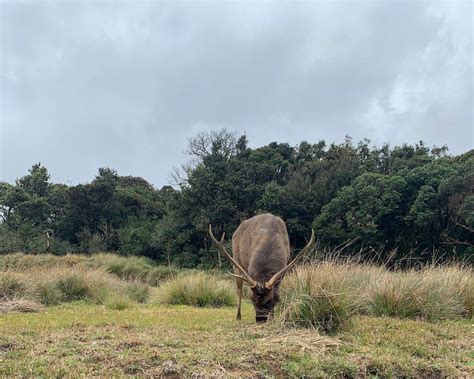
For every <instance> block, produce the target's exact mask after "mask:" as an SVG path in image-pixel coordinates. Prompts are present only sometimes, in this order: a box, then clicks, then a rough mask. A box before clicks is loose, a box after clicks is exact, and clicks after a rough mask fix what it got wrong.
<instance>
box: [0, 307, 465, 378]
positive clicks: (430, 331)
mask: <svg viewBox="0 0 474 379" xmlns="http://www.w3.org/2000/svg"><path fill="white" fill-rule="evenodd" d="M120 309H121V310H120ZM242 316H243V319H242V321H241V322H237V321H235V319H234V318H235V309H234V308H233V307H223V308H217V309H216V308H199V307H191V306H183V305H174V306H169V305H166V306H165V305H152V304H144V305H136V304H135V305H133V306H131V307H125V308H124V309H123V308H122V307H118V308H117V307H112V306H110V307H109V305H93V304H87V303H85V302H78V303H68V304H64V305H60V306H54V307H50V308H49V310H48V311H47V312H40V313H21V314H20V313H11V314H5V315H0V357H1V359H2V364H1V365H0V376H7V377H11V376H41V375H44V376H48V377H51V376H71V375H72V376H98V375H105V376H123V375H135V376H165V375H174V376H182V377H191V376H193V375H195V376H198V375H201V376H206V377H209V376H225V377H229V376H235V377H256V376H274V377H303V376H305V377H349V378H350V377H471V376H472V375H474V367H473V366H472V363H470V362H472V355H471V353H470V352H471V351H472V350H473V348H474V346H473V342H472V338H471V337H472V326H471V322H469V321H467V320H461V321H451V320H446V321H440V322H436V323H432V322H425V321H414V320H408V319H399V318H391V317H372V316H355V317H354V318H353V322H352V323H351V325H350V326H349V327H347V328H346V329H344V330H342V331H340V332H338V333H336V334H335V335H334V336H331V337H327V336H322V335H320V334H318V333H317V332H316V331H314V330H306V329H287V330H282V329H280V328H278V325H277V324H276V323H269V324H265V325H255V323H254V315H253V310H252V306H251V305H250V304H249V303H247V302H245V303H244V307H243V314H242ZM204 341H205V342H204ZM104 362H107V363H106V364H104Z"/></svg>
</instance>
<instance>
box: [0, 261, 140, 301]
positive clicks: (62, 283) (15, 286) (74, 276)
mask: <svg viewBox="0 0 474 379" xmlns="http://www.w3.org/2000/svg"><path fill="white" fill-rule="evenodd" d="M116 296H121V297H122V298H127V299H128V301H135V302H145V301H146V300H148V297H149V288H148V286H147V285H145V284H143V283H137V282H125V281H122V280H120V279H118V278H117V277H116V276H114V275H112V274H109V273H107V272H105V271H104V270H102V269H89V270H87V269H85V268H83V267H81V266H76V267H67V266H53V267H52V268H44V267H36V268H32V269H29V270H24V271H21V272H13V271H5V272H0V299H3V300H5V301H6V300H11V299H23V300H28V301H34V302H37V303H40V304H43V305H56V304H60V303H64V302H71V301H78V300H83V301H87V302H89V303H93V304H104V303H106V302H107V301H109V299H111V298H114V297H116Z"/></svg>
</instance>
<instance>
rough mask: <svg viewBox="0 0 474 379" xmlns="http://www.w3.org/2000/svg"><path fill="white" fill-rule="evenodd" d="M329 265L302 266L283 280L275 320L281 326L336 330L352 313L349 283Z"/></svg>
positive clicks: (334, 331) (327, 331)
mask: <svg viewBox="0 0 474 379" xmlns="http://www.w3.org/2000/svg"><path fill="white" fill-rule="evenodd" d="M337 274H338V272H337V270H334V266H333V265H331V264H326V265H321V266H307V267H302V268H300V269H299V270H297V271H296V272H294V273H293V274H291V275H289V276H288V277H287V278H285V280H284V281H283V284H282V288H281V305H280V310H279V314H278V318H279V320H280V321H281V322H282V323H283V324H285V325H291V326H300V327H311V328H316V329H317V330H319V331H320V332H324V333H330V334H332V333H336V332H337V331H339V330H341V329H342V328H343V327H344V326H346V325H347V324H349V322H350V320H351V317H352V316H353V315H354V313H355V303H354V301H353V300H352V299H351V285H350V284H351V282H350V280H348V278H347V277H344V276H342V277H337Z"/></svg>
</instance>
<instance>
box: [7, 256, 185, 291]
mask: <svg viewBox="0 0 474 379" xmlns="http://www.w3.org/2000/svg"><path fill="white" fill-rule="evenodd" d="M53 267H80V268H82V269H87V270H90V269H102V270H104V271H106V272H108V273H110V274H113V275H116V276H117V277H119V278H120V279H123V280H134V281H141V282H144V283H146V284H149V285H152V286H157V285H158V284H159V283H161V282H163V281H166V280H168V279H170V278H173V277H175V276H177V275H178V274H179V272H181V271H182V270H180V269H177V268H176V267H166V266H159V265H156V264H155V262H153V261H152V260H150V259H148V258H145V257H135V256H131V257H123V256H120V255H117V254H110V253H97V254H92V255H81V254H67V255H64V256H56V255H52V254H38V255H29V254H23V253H14V254H6V255H0V270H1V271H15V272H21V271H29V270H32V269H39V268H48V269H49V268H53Z"/></svg>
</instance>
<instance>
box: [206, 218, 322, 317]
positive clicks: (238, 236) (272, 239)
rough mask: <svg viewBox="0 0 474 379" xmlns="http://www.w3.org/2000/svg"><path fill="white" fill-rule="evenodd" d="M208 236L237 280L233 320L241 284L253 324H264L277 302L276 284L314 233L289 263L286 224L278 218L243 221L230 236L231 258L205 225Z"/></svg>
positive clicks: (306, 249) (239, 310)
mask: <svg viewBox="0 0 474 379" xmlns="http://www.w3.org/2000/svg"><path fill="white" fill-rule="evenodd" d="M209 234H210V236H211V239H212V241H213V242H214V244H215V245H216V246H217V248H218V250H219V252H220V253H221V254H222V255H223V256H225V257H226V258H227V259H228V260H229V261H230V262H231V263H232V265H233V267H234V273H233V274H232V273H230V274H231V275H232V276H234V277H235V278H236V279H237V295H238V304H237V320H240V318H241V303H242V285H243V282H244V281H245V282H247V283H248V284H249V286H250V290H251V291H250V300H251V301H252V304H253V306H254V308H255V321H256V322H258V323H260V322H265V321H267V319H268V317H269V315H270V314H272V313H273V308H274V307H275V305H276V304H277V303H278V302H279V301H280V283H281V281H282V279H283V277H284V276H285V273H286V272H287V271H288V270H289V269H290V268H292V267H293V266H294V264H295V263H296V262H297V261H298V259H299V258H301V257H302V256H303V255H304V254H305V253H307V252H308V251H310V250H311V248H312V247H313V245H314V241H315V237H314V230H311V238H310V240H309V242H308V244H307V245H306V247H305V248H304V249H303V250H301V252H300V253H299V254H298V255H297V256H296V258H295V259H293V260H292V261H291V262H290V263H288V260H289V258H290V242H289V239H288V232H287V230H286V225H285V223H284V222H283V220H282V219H281V218H280V217H277V216H274V215H272V214H269V213H267V214H261V215H258V216H254V217H252V218H249V219H248V220H245V221H243V222H242V223H241V224H240V225H239V227H238V228H237V230H236V231H235V233H234V235H233V236H232V254H233V256H231V255H230V254H229V253H228V252H227V251H226V249H225V247H224V244H223V239H224V236H222V239H221V240H220V241H218V240H217V239H216V238H215V237H214V234H213V233H212V226H211V225H209Z"/></svg>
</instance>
